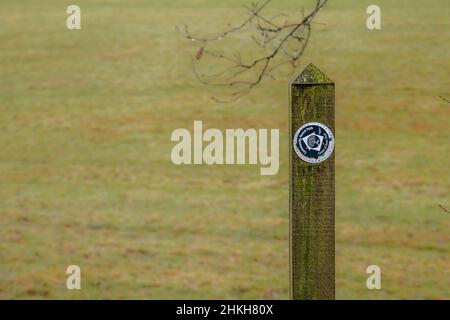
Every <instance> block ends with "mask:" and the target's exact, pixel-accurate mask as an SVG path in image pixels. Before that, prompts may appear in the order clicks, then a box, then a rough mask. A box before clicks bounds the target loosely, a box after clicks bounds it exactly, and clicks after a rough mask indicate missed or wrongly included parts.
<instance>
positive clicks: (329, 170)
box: [290, 64, 335, 300]
mask: <svg viewBox="0 0 450 320" xmlns="http://www.w3.org/2000/svg"><path fill="white" fill-rule="evenodd" d="M334 108H335V86H334V83H333V81H331V80H330V79H329V78H328V77H327V76H326V75H325V74H323V73H322V72H321V71H320V70H319V69H317V68H316V67H315V66H314V65H312V64H310V65H308V66H307V67H306V69H305V70H304V71H303V72H302V73H301V74H300V75H299V76H298V77H297V78H296V79H295V80H294V81H293V82H292V83H291V110H290V118H291V119H290V124H291V127H290V146H291V147H290V170H291V171H290V219H291V221H290V264H291V266H290V267H291V279H290V281H291V286H290V287H291V298H292V299H295V300H297V299H302V300H303V299H307V300H310V299H321V300H322V299H324V300H325V299H335V182H334V180H335V174H334V152H333V154H331V155H330V157H329V158H328V159H327V160H325V161H324V162H321V163H319V164H309V163H306V162H304V161H303V160H301V159H300V158H299V157H298V156H297V154H296V153H295V151H294V150H293V139H294V135H295V132H296V130H297V129H298V128H300V127H301V126H302V125H303V124H305V123H308V122H320V123H322V124H324V125H326V126H327V127H329V128H330V129H331V131H332V132H333V134H334V132H335V120H334V119H335V111H334Z"/></svg>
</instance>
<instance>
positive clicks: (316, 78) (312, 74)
mask: <svg viewBox="0 0 450 320" xmlns="http://www.w3.org/2000/svg"><path fill="white" fill-rule="evenodd" d="M291 84H300V85H302V84H306V85H312V84H334V82H333V80H331V79H330V78H328V77H327V76H326V75H325V74H324V73H323V72H322V71H320V70H319V68H317V67H316V66H315V65H313V64H312V63H310V64H308V65H307V66H306V68H305V69H304V70H303V71H302V72H301V73H300V74H299V75H298V76H297V77H296V78H295V79H294V81H292V83H291Z"/></svg>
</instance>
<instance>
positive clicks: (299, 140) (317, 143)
mask: <svg viewBox="0 0 450 320" xmlns="http://www.w3.org/2000/svg"><path fill="white" fill-rule="evenodd" d="M293 144H294V150H295V153H296V154H297V155H298V156H299V157H300V159H302V160H303V161H305V162H308V163H320V162H322V161H325V160H327V159H328V157H329V156H330V155H331V154H332V153H333V150H334V135H333V132H331V130H330V128H328V127H327V126H326V125H323V124H321V123H318V122H309V123H306V124H304V125H303V126H301V127H300V129H298V130H297V132H296V133H295V136H294V141H293Z"/></svg>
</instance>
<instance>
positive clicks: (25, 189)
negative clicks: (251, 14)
mask: <svg viewBox="0 0 450 320" xmlns="http://www.w3.org/2000/svg"><path fill="white" fill-rule="evenodd" d="M248 2H249V1H246V0H229V1H218V0H183V1H182V0H175V1H163V0H146V1H144V0H132V1H125V0H123V1H119V0H111V1H100V0H95V1H91V0H90V1H87V0H78V1H76V4H78V5H79V6H80V7H81V10H82V30H80V31H69V30H67V29H66V27H65V22H66V17H67V14H66V12H65V11H66V7H67V6H68V5H70V4H72V2H67V1H57V0H51V1H50V0H43V1H39V2H37V1H31V0H23V1H13V0H0V22H1V25H2V28H1V29H0V129H1V134H0V228H1V231H0V298H26V299H29V298H58V299H62V298H64V299H79V298H89V299H100V298H138V299H153V298H160V299H168V298H181V299H187V298H193V299H197V298H224V299H231V298H233V299H241V298H242V299H243V298H248V299H259V298H267V299H285V298H288V279H289V270H288V256H289V252H288V223H289V221H288V146H289V141H288V91H287V80H282V79H280V80H276V81H271V80H268V81H266V82H264V83H263V84H262V85H261V86H259V87H258V88H257V89H255V90H254V91H253V92H252V93H251V94H250V95H248V96H246V97H245V98H243V99H242V100H240V101H238V102H235V103H232V104H226V105H224V104H217V103H215V102H213V101H211V99H210V94H209V88H208V87H205V86H203V85H201V84H200V83H198V82H197V81H196V79H195V78H194V76H193V74H192V71H191V68H190V64H189V61H190V56H191V55H192V54H193V53H194V52H195V47H194V46H193V44H192V43H189V42H187V41H186V40H184V39H183V38H182V37H180V36H179V34H178V33H177V32H176V31H175V26H176V25H179V24H182V23H188V24H190V25H192V26H193V27H195V29H196V30H198V31H200V32H202V31H203V32H205V33H207V32H211V31H214V30H222V29H223V28H224V27H225V26H226V24H227V23H228V22H238V21H240V20H241V18H242V17H243V15H242V14H243V10H242V8H241V7H240V5H242V4H246V3H248ZM312 3H313V1H307V0H305V1H303V0H285V1H275V3H274V4H273V5H272V7H271V8H272V9H271V10H273V12H279V11H288V12H289V11H293V10H298V9H299V8H300V7H301V5H302V4H305V5H306V6H307V7H308V6H311V5H312ZM369 4H372V2H371V1H365V0H364V1H356V0H355V1H349V0H339V1H330V2H329V4H328V5H327V6H326V7H325V9H324V11H323V12H321V13H320V15H319V16H318V17H317V21H319V22H321V23H323V24H316V25H315V26H314V30H313V35H312V39H311V42H310V44H309V47H308V49H307V51H306V53H305V56H304V60H303V64H302V65H303V66H304V65H306V64H307V63H309V62H314V63H315V64H316V65H317V66H319V67H320V68H321V69H322V70H323V71H325V72H326V73H327V75H329V76H330V77H331V78H332V79H333V80H334V81H335V82H336V84H337V97H336V100H337V101H336V102H337V104H336V105H337V110H336V112H337V119H336V125H337V141H338V143H337V148H336V268H337V270H336V287H337V289H336V294H337V298H339V299H350V298H354V299H380V298H383V299H396V298H399V299H449V298H450V215H449V214H447V213H445V212H444V211H443V210H441V209H439V208H438V207H437V206H436V204H437V203H440V204H442V205H444V206H447V208H449V207H450V175H449V172H448V170H449V167H450V161H449V155H450V143H449V141H450V140H449V138H450V135H449V127H450V120H449V119H450V105H449V104H447V103H445V102H444V101H443V100H442V99H440V98H439V96H440V95H442V96H446V97H449V96H450V91H449V88H450V77H449V74H450V63H449V61H450V54H449V47H448V43H449V40H450V20H449V19H448V11H449V2H448V1H447V0H434V1H418V0H416V1H405V0H403V1H387V0H378V1H377V4H378V5H380V6H381V9H382V19H383V20H382V21H383V29H382V30H379V31H369V30H367V28H366V17H367V15H366V8H367V6H368V5H369ZM234 45H235V48H236V50H238V49H239V48H240V47H243V46H244V47H245V45H246V43H245V41H244V40H242V41H239V40H237V41H236V42H235V44H234ZM194 120H203V122H204V124H205V125H206V126H210V127H216V128H221V129H224V128H280V129H281V141H282V144H281V153H280V154H281V159H280V161H281V168H280V172H279V174H278V175H276V176H272V177H267V176H266V177H264V176H260V175H259V168H257V167H255V166H252V167H249V166H212V167H208V166H181V167H180V166H175V165H173V164H172V163H171V161H170V151H171V148H172V146H173V143H172V142H171V141H170V134H171V132H172V131H173V130H174V129H176V128H192V125H193V121H194ZM70 264H77V265H79V266H80V267H81V270H82V286H83V289H82V290H80V291H69V290H67V289H66V288H65V281H66V274H65V271H66V268H67V266H68V265H70ZM371 264H376V265H379V266H380V267H381V269H382V276H383V278H382V290H379V291H369V290H367V289H366V286H365V282H366V278H367V275H366V273H365V271H366V267H367V266H368V265H371Z"/></svg>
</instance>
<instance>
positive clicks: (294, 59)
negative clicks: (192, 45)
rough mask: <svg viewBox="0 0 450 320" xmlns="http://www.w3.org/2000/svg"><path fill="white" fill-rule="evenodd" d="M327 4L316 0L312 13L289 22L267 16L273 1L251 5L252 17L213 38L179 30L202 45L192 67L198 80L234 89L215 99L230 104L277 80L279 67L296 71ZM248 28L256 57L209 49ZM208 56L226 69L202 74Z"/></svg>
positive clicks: (302, 14)
mask: <svg viewBox="0 0 450 320" xmlns="http://www.w3.org/2000/svg"><path fill="white" fill-rule="evenodd" d="M327 1H328V0H316V4H315V7H314V8H313V9H312V11H311V12H309V13H308V14H307V15H305V14H304V11H303V10H302V11H301V17H299V18H296V19H294V20H290V19H289V16H288V15H286V14H277V15H275V16H270V17H268V16H267V15H266V14H264V13H263V11H264V9H266V8H267V6H268V5H269V3H270V2H272V0H265V1H263V2H262V3H252V4H251V5H250V6H244V8H245V9H246V10H247V12H248V14H249V16H248V18H247V19H245V20H244V21H243V22H242V23H240V24H238V25H237V26H235V27H230V28H229V29H228V30H226V31H224V32H221V33H219V34H218V35H213V36H207V37H197V36H194V35H193V34H192V33H191V31H190V30H189V27H188V26H187V25H184V26H183V27H182V28H177V29H178V30H179V31H180V32H181V34H182V35H183V36H184V37H185V38H186V39H189V40H191V41H196V42H198V43H200V47H199V49H198V51H197V52H196V54H195V56H194V57H193V58H192V67H193V71H194V74H195V76H196V77H197V79H198V80H199V81H200V82H201V83H203V84H205V85H212V86H217V87H227V88H231V93H230V94H229V97H228V98H227V99H218V98H213V99H214V100H216V101H218V102H230V101H235V100H237V99H239V98H240V97H242V96H243V95H245V94H247V93H248V92H249V91H251V90H252V89H253V88H254V87H255V86H257V85H258V84H260V83H261V81H262V80H263V78H264V77H266V76H269V77H271V78H275V74H274V72H275V71H276V70H277V69H279V68H280V67H282V66H285V65H288V66H290V67H292V69H293V70H295V69H296V67H297V66H298V63H299V60H300V57H301V56H302V55H303V53H304V51H305V49H306V46H307V44H308V42H309V39H310V35H311V24H312V23H313V19H314V18H315V16H316V15H317V13H318V12H319V11H320V10H321V9H322V8H323V7H324V6H325V4H326V3H327ZM247 28H250V29H251V35H250V36H249V38H250V40H252V41H251V43H254V44H255V45H256V47H257V48H259V49H260V50H261V51H262V53H260V55H259V56H256V58H255V57H254V58H250V59H244V58H242V55H241V54H240V53H234V54H229V53H226V52H224V50H215V49H211V48H210V47H212V46H213V45H214V44H216V45H217V42H218V41H221V40H224V39H226V38H229V37H231V36H232V35H234V34H236V33H237V32H242V31H245V30H246V29H247ZM206 57H208V58H213V59H214V62H215V64H217V65H219V66H220V67H222V68H223V69H221V70H218V71H216V72H211V71H210V70H211V66H209V67H208V72H207V73H202V72H200V71H199V70H198V64H199V62H200V60H202V59H206ZM275 60H277V61H275ZM224 65H225V66H224Z"/></svg>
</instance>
